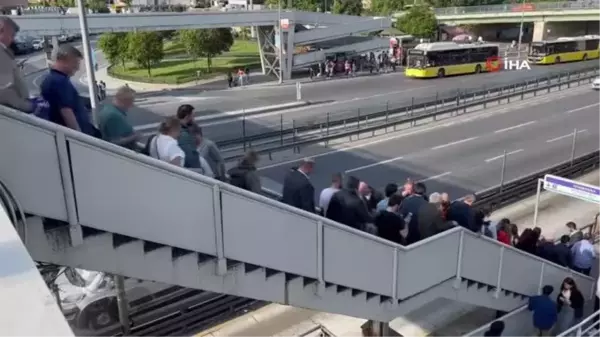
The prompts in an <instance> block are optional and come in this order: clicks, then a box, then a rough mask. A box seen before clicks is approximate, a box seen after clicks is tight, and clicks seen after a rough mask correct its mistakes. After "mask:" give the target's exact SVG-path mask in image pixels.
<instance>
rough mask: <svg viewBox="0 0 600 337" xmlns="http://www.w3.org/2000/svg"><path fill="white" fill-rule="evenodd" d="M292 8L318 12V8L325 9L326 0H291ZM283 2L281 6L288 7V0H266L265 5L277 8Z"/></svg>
mask: <svg viewBox="0 0 600 337" xmlns="http://www.w3.org/2000/svg"><path fill="white" fill-rule="evenodd" d="M291 2H292V6H291V7H292V8H294V9H297V10H301V11H308V12H316V11H318V10H321V11H323V6H324V3H325V2H324V0H291ZM280 3H281V8H284V9H285V8H288V7H289V6H288V0H265V5H267V6H269V7H271V8H277V7H278V6H279V4H280Z"/></svg>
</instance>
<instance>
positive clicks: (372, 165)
mask: <svg viewBox="0 0 600 337" xmlns="http://www.w3.org/2000/svg"><path fill="white" fill-rule="evenodd" d="M402 158H404V157H396V158H390V159H386V160H382V161H378V162H376V163H373V164H369V165H365V166H359V167H356V168H353V169H349V170H346V171H344V173H351V172H356V171H360V170H364V169H368V168H371V167H375V166H379V165H383V164H387V163H391V162H393V161H396V160H400V159H402Z"/></svg>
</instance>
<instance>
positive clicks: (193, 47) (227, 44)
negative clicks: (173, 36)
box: [179, 28, 233, 72]
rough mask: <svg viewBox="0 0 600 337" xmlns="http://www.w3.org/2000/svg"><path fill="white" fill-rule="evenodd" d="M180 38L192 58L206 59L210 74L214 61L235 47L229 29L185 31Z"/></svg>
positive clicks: (180, 34)
mask: <svg viewBox="0 0 600 337" xmlns="http://www.w3.org/2000/svg"><path fill="white" fill-rule="evenodd" d="M179 38H180V42H181V44H183V45H184V46H185V48H186V52H187V53H188V55H190V57H192V58H199V57H206V65H207V68H208V72H210V71H211V67H212V59H213V58H214V57H215V56H217V55H220V54H221V53H223V52H226V51H228V50H229V48H231V46H232V45H233V35H232V34H231V29H229V28H214V29H197V30H185V31H182V32H180V33H179Z"/></svg>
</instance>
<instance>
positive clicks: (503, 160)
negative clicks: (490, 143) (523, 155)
mask: <svg viewBox="0 0 600 337" xmlns="http://www.w3.org/2000/svg"><path fill="white" fill-rule="evenodd" d="M505 173H506V150H504V156H503V157H502V172H500V192H502V189H503V188H504V174H505Z"/></svg>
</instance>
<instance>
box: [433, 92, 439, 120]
mask: <svg viewBox="0 0 600 337" xmlns="http://www.w3.org/2000/svg"><path fill="white" fill-rule="evenodd" d="M439 100H440V93H439V92H437V91H436V92H435V108H434V109H433V111H434V112H436V113H437V111H438V103H439ZM433 119H434V120H435V115H433Z"/></svg>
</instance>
